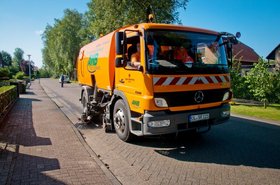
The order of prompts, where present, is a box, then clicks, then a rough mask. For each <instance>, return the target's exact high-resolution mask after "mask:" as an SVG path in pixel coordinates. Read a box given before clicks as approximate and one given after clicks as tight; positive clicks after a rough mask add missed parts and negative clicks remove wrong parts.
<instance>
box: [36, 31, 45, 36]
mask: <svg viewBox="0 0 280 185" xmlns="http://www.w3.org/2000/svg"><path fill="white" fill-rule="evenodd" d="M43 33H44V31H43V30H36V31H35V34H36V35H42V34H43Z"/></svg>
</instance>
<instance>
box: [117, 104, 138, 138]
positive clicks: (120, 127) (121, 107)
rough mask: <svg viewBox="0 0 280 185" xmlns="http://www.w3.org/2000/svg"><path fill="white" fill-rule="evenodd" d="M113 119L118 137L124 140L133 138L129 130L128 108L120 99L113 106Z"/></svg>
mask: <svg viewBox="0 0 280 185" xmlns="http://www.w3.org/2000/svg"><path fill="white" fill-rule="evenodd" d="M113 120H114V121H113V122H114V127H115V130H116V133H117V135H118V137H119V138H120V139H121V140H123V141H125V142H128V141H131V140H133V136H134V135H132V133H131V132H130V130H129V117H128V108H127V107H126V106H125V103H124V101H123V100H122V99H119V100H117V102H116V104H115V106H114V112H113Z"/></svg>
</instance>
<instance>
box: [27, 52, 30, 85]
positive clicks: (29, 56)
mask: <svg viewBox="0 0 280 185" xmlns="http://www.w3.org/2000/svg"><path fill="white" fill-rule="evenodd" d="M27 56H28V63H29V65H28V66H29V70H28V71H29V80H30V83H31V61H30V57H31V55H30V54H28V55H27Z"/></svg>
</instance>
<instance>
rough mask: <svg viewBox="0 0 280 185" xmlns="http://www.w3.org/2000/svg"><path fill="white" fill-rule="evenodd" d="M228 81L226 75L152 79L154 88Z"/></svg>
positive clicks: (228, 78)
mask: <svg viewBox="0 0 280 185" xmlns="http://www.w3.org/2000/svg"><path fill="white" fill-rule="evenodd" d="M229 81H230V77H229V76H228V75H226V76H224V75H219V76H194V77H154V78H153V84H154V85H155V86H168V85H176V86H179V85H196V84H217V83H226V82H229Z"/></svg>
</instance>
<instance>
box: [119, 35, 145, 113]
mask: <svg viewBox="0 0 280 185" xmlns="http://www.w3.org/2000/svg"><path fill="white" fill-rule="evenodd" d="M126 39H127V40H126V44H125V46H126V47H127V48H126V49H125V50H126V51H127V52H126V53H125V55H124V56H125V57H126V59H125V66H123V67H117V68H116V76H115V88H116V90H118V91H121V92H122V93H123V94H124V95H125V97H126V100H127V101H128V104H129V106H130V107H129V108H130V110H132V111H135V112H138V113H143V112H144V110H143V108H142V105H141V101H142V99H143V90H144V85H145V83H144V76H143V66H144V65H145V54H144V52H143V51H144V41H143V39H142V38H141V36H139V35H137V36H132V37H129V35H128V37H127V38H126ZM137 45H138V46H139V49H138V51H137V48H136V49H135V48H134V49H133V48H132V47H135V46H136V47H137ZM137 52H138V54H139V56H140V58H139V61H134V62H139V65H137V66H136V65H133V64H132V60H137V59H132V58H133V57H134V55H135V56H137Z"/></svg>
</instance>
